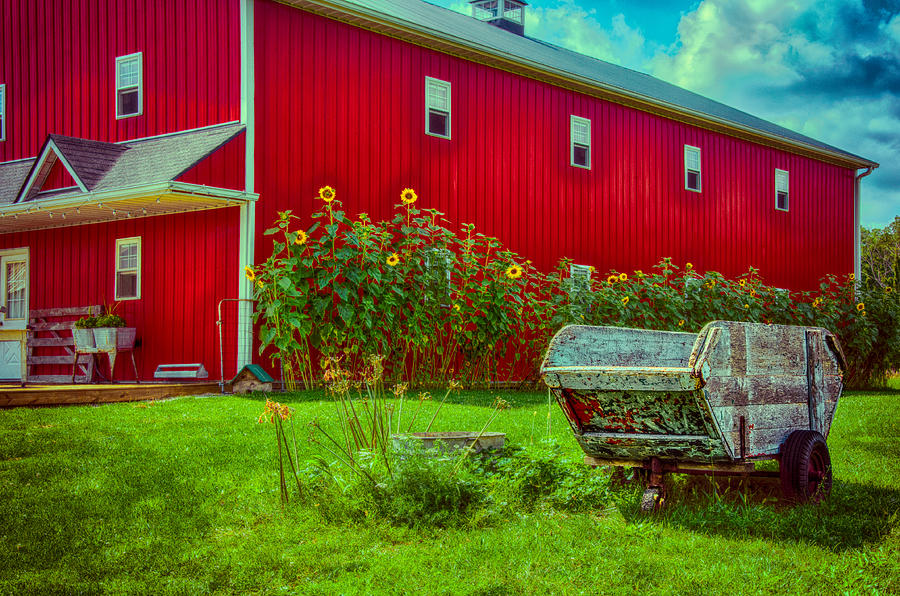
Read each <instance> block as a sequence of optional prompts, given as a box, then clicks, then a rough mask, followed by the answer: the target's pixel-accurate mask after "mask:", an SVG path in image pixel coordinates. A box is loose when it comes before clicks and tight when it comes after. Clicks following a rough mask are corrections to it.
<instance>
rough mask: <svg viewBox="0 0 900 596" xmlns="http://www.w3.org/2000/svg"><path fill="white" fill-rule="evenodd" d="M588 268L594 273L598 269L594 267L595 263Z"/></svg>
mask: <svg viewBox="0 0 900 596" xmlns="http://www.w3.org/2000/svg"><path fill="white" fill-rule="evenodd" d="M588 269H589V270H590V272H591V273H594V272H595V271H597V268H596V267H594V266H593V265H591V266H590V267H588Z"/></svg>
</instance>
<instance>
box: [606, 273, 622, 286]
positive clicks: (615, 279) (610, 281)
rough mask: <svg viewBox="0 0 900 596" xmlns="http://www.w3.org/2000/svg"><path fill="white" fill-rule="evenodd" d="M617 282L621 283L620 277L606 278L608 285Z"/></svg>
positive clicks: (611, 276)
mask: <svg viewBox="0 0 900 596" xmlns="http://www.w3.org/2000/svg"><path fill="white" fill-rule="evenodd" d="M617 281H619V276H618V275H610V276H609V277H607V278H606V283H608V284H614V283H616V282H617Z"/></svg>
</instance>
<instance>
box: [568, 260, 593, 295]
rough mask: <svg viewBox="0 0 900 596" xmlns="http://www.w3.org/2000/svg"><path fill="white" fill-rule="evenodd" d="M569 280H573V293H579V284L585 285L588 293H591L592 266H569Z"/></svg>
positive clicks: (573, 264)
mask: <svg viewBox="0 0 900 596" xmlns="http://www.w3.org/2000/svg"><path fill="white" fill-rule="evenodd" d="M569 278H570V279H571V280H572V292H573V293H574V292H575V291H577V290H578V289H579V288H578V285H579V284H584V289H586V290H587V291H588V292H590V291H591V266H590V265H576V264H575V263H572V264H570V265H569Z"/></svg>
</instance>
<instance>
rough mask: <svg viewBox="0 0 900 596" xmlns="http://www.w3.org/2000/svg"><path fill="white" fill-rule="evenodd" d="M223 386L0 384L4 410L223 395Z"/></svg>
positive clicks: (215, 384) (184, 384)
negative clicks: (213, 394)
mask: <svg viewBox="0 0 900 596" xmlns="http://www.w3.org/2000/svg"><path fill="white" fill-rule="evenodd" d="M219 392H220V389H219V383H217V382H210V383H206V382H201V383H197V382H194V383H140V384H136V383H135V384H124V383H117V384H102V385H101V384H77V385H71V384H68V385H28V386H26V387H22V386H21V385H20V384H18V383H16V384H13V383H4V384H0V408H11V407H17V406H61V405H73V404H106V403H117V402H128V401H148V400H154V399H166V398H170V397H179V396H183V395H203V394H206V393H219Z"/></svg>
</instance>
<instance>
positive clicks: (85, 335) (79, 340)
mask: <svg viewBox="0 0 900 596" xmlns="http://www.w3.org/2000/svg"><path fill="white" fill-rule="evenodd" d="M96 326H97V317H83V318H81V319H78V320H77V321H75V328H74V329H72V338H73V339H74V340H75V351H76V352H78V353H81V354H85V353H89V352H96V351H97V344H96V343H94V327H96Z"/></svg>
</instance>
